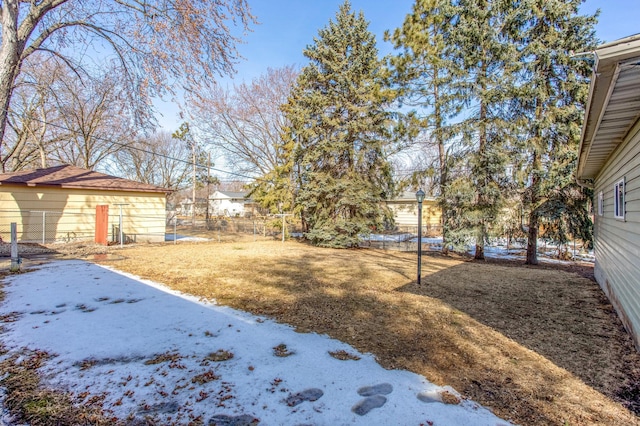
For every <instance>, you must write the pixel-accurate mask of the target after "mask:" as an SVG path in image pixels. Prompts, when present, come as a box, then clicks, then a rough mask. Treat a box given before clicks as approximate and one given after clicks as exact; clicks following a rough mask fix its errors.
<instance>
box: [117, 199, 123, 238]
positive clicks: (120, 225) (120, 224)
mask: <svg viewBox="0 0 640 426" xmlns="http://www.w3.org/2000/svg"><path fill="white" fill-rule="evenodd" d="M118 226H119V227H120V247H122V246H123V245H124V242H123V241H122V206H120V223H119V224H118Z"/></svg>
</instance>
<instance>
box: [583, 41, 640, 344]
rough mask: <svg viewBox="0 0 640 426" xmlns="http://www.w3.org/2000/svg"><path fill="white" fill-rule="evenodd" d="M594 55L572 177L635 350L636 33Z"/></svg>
mask: <svg viewBox="0 0 640 426" xmlns="http://www.w3.org/2000/svg"><path fill="white" fill-rule="evenodd" d="M594 56H595V65H594V70H593V76H592V79H591V87H590V92H589V100H588V104H587V111H586V115H585V120H584V125H583V129H582V140H581V142H580V153H579V155H580V157H579V162H578V170H577V178H578V182H579V183H581V184H582V185H586V186H589V187H591V188H593V190H594V222H595V229H594V231H595V233H594V237H595V258H596V261H595V278H596V280H597V281H598V284H599V285H600V287H602V289H603V291H604V292H605V293H606V294H607V296H608V297H609V299H610V300H611V303H612V304H613V306H614V307H615V309H616V311H617V312H618V314H619V316H620V318H621V319H622V322H623V323H624V324H625V326H626V327H627V329H628V330H629V332H630V333H631V335H632V336H633V338H634V340H635V342H636V345H637V346H638V348H639V349H640V261H639V260H640V34H638V35H635V36H632V37H627V38H624V39H621V40H617V41H614V42H612V43H607V44H604V45H602V46H600V47H598V48H597V49H596V50H595V52H594Z"/></svg>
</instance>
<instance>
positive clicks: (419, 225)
mask: <svg viewBox="0 0 640 426" xmlns="http://www.w3.org/2000/svg"><path fill="white" fill-rule="evenodd" d="M421 275H422V201H418V285H420V278H421Z"/></svg>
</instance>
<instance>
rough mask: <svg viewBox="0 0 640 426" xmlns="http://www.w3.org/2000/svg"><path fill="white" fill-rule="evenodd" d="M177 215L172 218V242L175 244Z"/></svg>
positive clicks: (176, 238) (176, 239)
mask: <svg viewBox="0 0 640 426" xmlns="http://www.w3.org/2000/svg"><path fill="white" fill-rule="evenodd" d="M177 229H178V215H177V214H176V215H175V216H174V218H173V244H177V241H178V231H177Z"/></svg>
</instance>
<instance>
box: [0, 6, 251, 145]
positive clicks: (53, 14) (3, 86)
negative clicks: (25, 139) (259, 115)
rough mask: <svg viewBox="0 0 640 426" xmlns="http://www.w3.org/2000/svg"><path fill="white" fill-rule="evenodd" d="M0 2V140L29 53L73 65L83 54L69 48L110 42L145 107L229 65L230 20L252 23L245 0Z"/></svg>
mask: <svg viewBox="0 0 640 426" xmlns="http://www.w3.org/2000/svg"><path fill="white" fill-rule="evenodd" d="M0 7H1V10H0V24H1V25H2V33H1V37H2V40H1V45H0V143H4V135H5V132H6V127H7V114H8V110H9V105H10V103H11V99H12V95H13V92H14V89H15V83H16V80H17V78H18V76H19V75H20V73H21V72H22V69H23V65H24V63H25V61H26V60H27V59H28V58H29V57H30V56H31V55H33V54H34V53H35V52H45V53H48V54H50V55H52V56H56V57H58V58H60V59H62V60H63V61H64V62H65V63H66V64H67V65H68V66H69V67H71V68H72V69H75V70H77V69H79V67H80V65H81V64H82V62H83V61H84V62H85V63H86V61H87V60H89V58H88V57H87V56H80V55H75V57H74V56H73V53H71V54H69V52H74V51H77V49H70V48H69V47H77V46H92V47H94V48H95V49H96V50H102V51H104V49H105V48H106V49H110V50H111V52H113V53H114V54H115V57H116V58H117V61H118V64H119V67H120V70H121V72H122V75H123V76H124V77H125V81H124V82H125V83H126V84H127V85H128V89H129V90H128V91H127V95H128V96H129V97H130V100H131V101H133V102H135V103H136V105H137V106H138V107H139V108H138V110H137V111H138V112H139V113H140V114H144V113H149V109H150V106H149V105H151V103H150V102H148V100H149V96H155V95H163V94H166V93H167V92H172V85H173V84H175V83H176V82H177V83H179V84H181V85H182V87H183V88H185V89H187V90H191V89H193V88H196V87H198V86H199V84H200V83H201V82H202V81H203V80H206V79H210V78H211V75H216V74H217V75H225V74H229V73H231V72H233V65H234V63H235V61H236V60H237V59H238V54H237V51H236V49H235V44H236V43H237V42H238V41H239V39H238V38H237V37H236V36H235V35H234V34H232V31H231V27H230V26H229V24H233V25H236V24H239V25H240V26H241V27H242V28H243V29H244V30H245V31H246V30H248V29H249V25H250V24H251V23H252V22H254V18H253V16H252V15H251V13H250V11H249V6H248V4H247V0H162V1H161V0H148V1H147V0H102V1H100V0H90V1H81V0H40V1H31V2H26V1H24V0H4V1H2V4H1V5H0ZM1 147H2V146H1V145H0V148H1Z"/></svg>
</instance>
